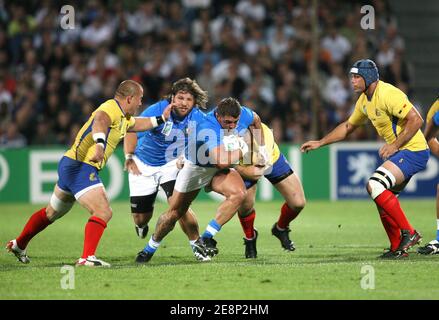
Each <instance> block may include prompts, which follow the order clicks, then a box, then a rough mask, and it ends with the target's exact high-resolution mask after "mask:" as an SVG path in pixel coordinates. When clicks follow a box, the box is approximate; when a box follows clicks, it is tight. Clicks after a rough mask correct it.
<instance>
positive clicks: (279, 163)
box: [244, 153, 294, 189]
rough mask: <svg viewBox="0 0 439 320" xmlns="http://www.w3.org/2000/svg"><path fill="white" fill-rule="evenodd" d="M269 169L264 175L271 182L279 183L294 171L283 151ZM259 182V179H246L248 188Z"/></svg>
mask: <svg viewBox="0 0 439 320" xmlns="http://www.w3.org/2000/svg"><path fill="white" fill-rule="evenodd" d="M267 171H268V173H267V174H265V175H264V177H265V178H267V179H268V181H270V182H271V184H277V183H279V182H281V181H282V180H283V179H285V178H286V177H288V176H290V175H292V174H293V173H294V171H293V169H292V168H291V166H290V164H289V163H288V161H287V159H286V158H285V156H284V155H283V154H282V153H281V154H280V156H279V159H277V160H276V162H275V163H274V164H273V166H272V167H270V168H268V169H267ZM257 182H258V181H254V180H248V179H244V183H245V187H246V188H247V189H250V188H251V187H253V186H254V185H255V184H256V183H257Z"/></svg>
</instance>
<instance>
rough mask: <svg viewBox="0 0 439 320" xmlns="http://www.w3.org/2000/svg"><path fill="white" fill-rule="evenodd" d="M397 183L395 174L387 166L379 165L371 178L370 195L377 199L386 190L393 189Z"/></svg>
mask: <svg viewBox="0 0 439 320" xmlns="http://www.w3.org/2000/svg"><path fill="white" fill-rule="evenodd" d="M395 184H396V178H395V176H394V175H393V174H392V173H391V172H390V171H389V170H387V169H386V168H384V167H379V168H378V169H376V170H375V172H374V173H373V175H372V177H370V178H369V187H370V190H371V192H370V195H371V197H372V199H374V200H375V198H376V197H378V196H379V195H380V194H381V193H383V192H384V190H388V189H391V188H392V187H394V186H395Z"/></svg>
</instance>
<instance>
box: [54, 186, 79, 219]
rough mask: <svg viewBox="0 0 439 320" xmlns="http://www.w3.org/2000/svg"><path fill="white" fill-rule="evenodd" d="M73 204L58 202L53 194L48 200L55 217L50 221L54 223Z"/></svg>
mask: <svg viewBox="0 0 439 320" xmlns="http://www.w3.org/2000/svg"><path fill="white" fill-rule="evenodd" d="M73 204H74V202H65V201H62V200H60V199H59V198H58V197H57V196H56V195H55V193H53V194H52V197H51V198H50V205H51V207H52V208H53V209H54V210H55V211H56V215H54V216H53V218H52V221H55V220H57V219H59V218H61V217H62V216H64V215H65V214H66V213H67V212H69V211H70V209H71V208H72V207H73Z"/></svg>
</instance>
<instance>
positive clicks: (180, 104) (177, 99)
mask: <svg viewBox="0 0 439 320" xmlns="http://www.w3.org/2000/svg"><path fill="white" fill-rule="evenodd" d="M172 102H173V103H174V105H175V106H174V108H173V111H174V112H175V113H176V114H177V116H178V117H186V116H187V115H188V114H189V112H191V111H192V109H193V108H194V105H195V98H194V96H193V95H192V94H191V93H189V92H186V91H178V92H177V94H176V95H175V96H174V98H173V100H172Z"/></svg>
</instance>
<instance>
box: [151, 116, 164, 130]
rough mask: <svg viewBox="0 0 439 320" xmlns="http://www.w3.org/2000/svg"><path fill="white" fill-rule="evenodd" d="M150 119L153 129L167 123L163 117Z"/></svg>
mask: <svg viewBox="0 0 439 320" xmlns="http://www.w3.org/2000/svg"><path fill="white" fill-rule="evenodd" d="M149 119H150V120H151V123H152V127H153V128H155V127H158V126H159V125H161V124H162V123H165V118H163V116H157V117H150V118H149Z"/></svg>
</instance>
